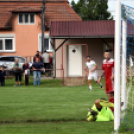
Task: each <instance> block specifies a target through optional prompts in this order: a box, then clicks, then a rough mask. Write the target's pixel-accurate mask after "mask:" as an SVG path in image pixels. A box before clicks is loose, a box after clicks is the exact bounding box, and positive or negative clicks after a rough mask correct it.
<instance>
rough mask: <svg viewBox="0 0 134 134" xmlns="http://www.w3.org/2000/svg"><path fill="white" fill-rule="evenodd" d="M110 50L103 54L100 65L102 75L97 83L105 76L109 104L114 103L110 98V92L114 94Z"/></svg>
mask: <svg viewBox="0 0 134 134" xmlns="http://www.w3.org/2000/svg"><path fill="white" fill-rule="evenodd" d="M110 52H111V51H110V50H106V51H105V53H104V57H105V60H103V63H102V69H103V70H104V72H103V74H102V75H101V76H100V77H99V80H98V82H100V81H101V78H102V76H103V75H104V74H105V85H106V86H105V88H106V94H107V96H108V99H109V102H112V103H114V98H111V94H110V92H112V91H113V92H114V59H112V58H111V55H110Z"/></svg>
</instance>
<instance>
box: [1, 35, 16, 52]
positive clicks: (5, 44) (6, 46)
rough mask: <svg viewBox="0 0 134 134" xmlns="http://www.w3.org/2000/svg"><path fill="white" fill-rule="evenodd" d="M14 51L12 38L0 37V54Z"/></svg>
mask: <svg viewBox="0 0 134 134" xmlns="http://www.w3.org/2000/svg"><path fill="white" fill-rule="evenodd" d="M12 51H15V43H14V37H1V36H0V52H12Z"/></svg>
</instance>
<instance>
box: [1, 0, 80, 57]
mask: <svg viewBox="0 0 134 134" xmlns="http://www.w3.org/2000/svg"><path fill="white" fill-rule="evenodd" d="M45 1H46V4H45V7H46V9H45V31H44V33H45V34H44V37H45V38H44V49H45V50H48V51H49V52H51V51H52V48H51V45H50V37H49V30H50V22H51V21H71V20H81V18H80V17H79V16H78V15H77V14H76V13H75V12H74V10H73V9H72V8H71V7H70V5H69V3H68V0H45ZM42 6H43V3H42V0H0V55H2V56H4V55H19V56H23V57H30V56H34V55H35V53H36V51H37V50H39V51H41V49H42V44H41V37H42V36H41V35H42V14H41V11H42Z"/></svg>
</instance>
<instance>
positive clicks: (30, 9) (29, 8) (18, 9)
mask: <svg viewBox="0 0 134 134" xmlns="http://www.w3.org/2000/svg"><path fill="white" fill-rule="evenodd" d="M11 12H13V13H18V12H34V13H41V8H36V7H35V8H32V7H28V6H27V7H21V8H15V9H12V10H11Z"/></svg>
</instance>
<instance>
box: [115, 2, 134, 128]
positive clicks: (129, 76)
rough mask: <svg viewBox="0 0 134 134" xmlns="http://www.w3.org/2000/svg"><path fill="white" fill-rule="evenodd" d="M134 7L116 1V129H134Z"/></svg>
mask: <svg viewBox="0 0 134 134" xmlns="http://www.w3.org/2000/svg"><path fill="white" fill-rule="evenodd" d="M133 61H134V8H132V7H129V6H127V5H123V4H121V3H120V2H119V1H117V2H116V20H115V75H114V77H115V78H114V80H115V87H114V90H115V111H114V116H115V120H114V130H118V129H119V127H120V125H121V123H122V122H123V123H125V127H126V129H130V130H133V129H134V85H133V83H134V80H133V77H134V66H133Z"/></svg>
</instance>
